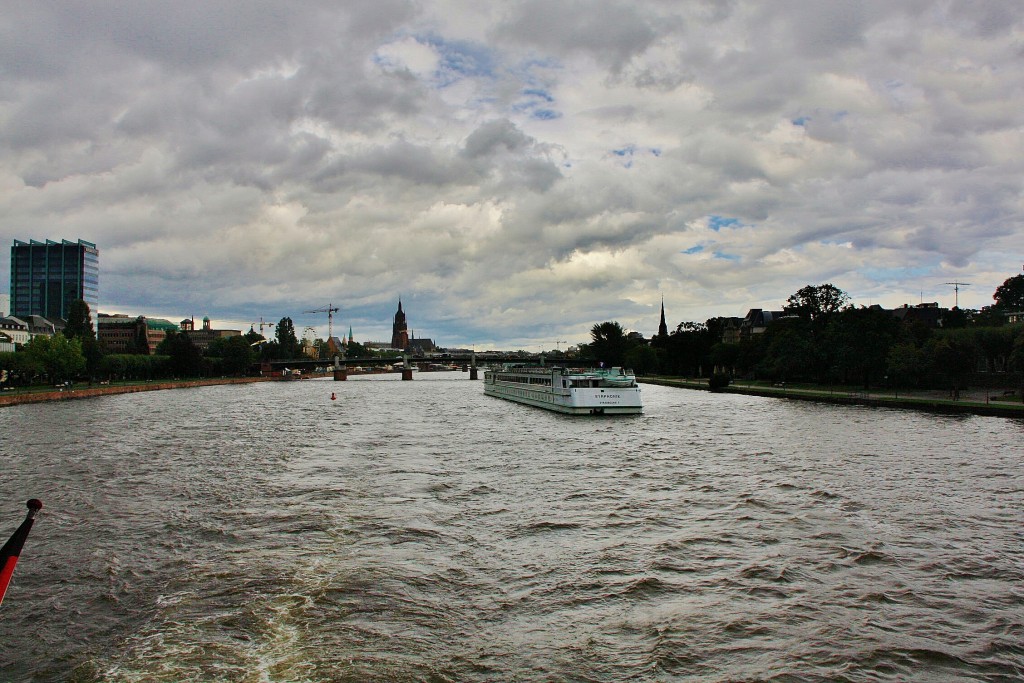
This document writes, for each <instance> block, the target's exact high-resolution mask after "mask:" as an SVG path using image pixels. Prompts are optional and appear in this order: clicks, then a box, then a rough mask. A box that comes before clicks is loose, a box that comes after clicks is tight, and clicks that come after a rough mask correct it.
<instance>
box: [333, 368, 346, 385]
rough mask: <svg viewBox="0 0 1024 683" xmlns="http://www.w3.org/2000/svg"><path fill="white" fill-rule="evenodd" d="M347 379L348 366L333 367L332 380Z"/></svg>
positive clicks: (342, 380) (340, 380)
mask: <svg viewBox="0 0 1024 683" xmlns="http://www.w3.org/2000/svg"><path fill="white" fill-rule="evenodd" d="M347 379H348V368H340V369H338V368H335V369H334V381H335V382H344V381H345V380H347Z"/></svg>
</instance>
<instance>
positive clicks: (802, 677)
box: [0, 373, 1024, 682]
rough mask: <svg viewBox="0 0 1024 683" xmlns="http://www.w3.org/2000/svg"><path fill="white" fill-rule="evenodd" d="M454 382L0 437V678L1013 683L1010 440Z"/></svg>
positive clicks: (294, 393) (257, 401) (6, 429)
mask: <svg viewBox="0 0 1024 683" xmlns="http://www.w3.org/2000/svg"><path fill="white" fill-rule="evenodd" d="M466 377H467V375H465V374H462V373H433V374H428V373H423V374H420V375H419V376H418V377H417V378H416V380H414V381H412V382H402V381H400V380H398V377H397V376H396V375H389V376H378V377H359V378H352V379H350V380H349V381H348V382H331V381H319V380H307V381H302V382H275V383H263V384H250V385H241V386H221V387H206V388H200V389H188V390H174V391H158V392H149V393H144V394H132V395H124V396H111V397H104V398H96V399H88V400H81V401H69V402H62V403H51V404H40V405H25V406H16V407H10V408H4V409H2V410H0V443H2V444H3V447H2V450H3V453H2V455H0V463H2V469H0V523H2V524H3V528H2V529H0V535H2V536H3V539H6V536H7V535H8V534H9V533H10V532H12V531H13V530H14V528H15V527H16V526H17V524H18V523H20V521H21V520H22V519H23V517H24V512H25V507H24V503H25V500H27V499H28V498H31V497H38V498H41V499H42V500H43V502H44V504H45V508H44V509H43V511H42V513H41V514H40V516H39V518H38V519H37V521H36V524H35V527H34V528H33V531H32V534H31V536H30V537H29V539H28V543H27V544H26V547H25V550H24V552H23V553H22V556H21V561H20V563H19V564H18V568H17V571H16V572H15V576H14V581H13V582H12V584H11V588H10V590H9V591H8V594H7V598H6V600H5V601H4V604H3V606H2V607H0V680H3V681H65V680H73V681H80V682H87V681H240V682H241V681H244V682H249V681H252V682H257V681H437V682H442V681H767V680H772V681H879V680H882V681H888V680H891V681H1011V680H1015V681H1016V680H1021V679H1024V645H1022V643H1024V469H1022V466H1021V465H1022V458H1021V454H1022V448H1021V446H1022V443H1024V423H1022V422H1020V421H1016V420H1012V419H1000V418H987V417H970V416H939V415H930V414H923V413H916V412H909V411H897V410H887V409H877V408H864V407H851V406H843V407H838V406H830V405H822V404H815V403H805V402H790V401H784V400H778V399H767V398H758V397H744V396H734V395H726V394H708V393H704V392H696V391H688V390H683V389H673V388H667V387H659V386H650V385H645V386H644V388H643V394H644V403H645V412H644V414H643V415H641V416H624V417H617V418H591V417H568V416H562V415H557V414H554V413H549V412H546V411H543V410H539V409H536V408H530V407H527V406H520V405H517V404H513V403H509V402H506V401H502V400H500V399H496V398H489V397H485V396H483V387H482V385H481V383H479V382H470V381H468V380H467V379H466ZM332 392H334V393H336V395H337V400H333V401H332V400H331V398H330V396H331V393H332Z"/></svg>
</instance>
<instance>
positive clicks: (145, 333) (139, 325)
mask: <svg viewBox="0 0 1024 683" xmlns="http://www.w3.org/2000/svg"><path fill="white" fill-rule="evenodd" d="M135 353H141V354H144V355H147V356H148V355H149V325H148V324H147V323H146V318H145V316H141V315H140V316H139V317H138V318H136V319H135Z"/></svg>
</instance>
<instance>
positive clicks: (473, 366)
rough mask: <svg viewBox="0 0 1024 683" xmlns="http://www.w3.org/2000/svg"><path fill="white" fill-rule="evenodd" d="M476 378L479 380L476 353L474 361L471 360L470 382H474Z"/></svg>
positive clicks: (473, 357)
mask: <svg viewBox="0 0 1024 683" xmlns="http://www.w3.org/2000/svg"><path fill="white" fill-rule="evenodd" d="M476 378H477V374H476V354H475V353H474V354H473V356H472V359H471V360H470V366H469V379H470V381H472V380H475V379H476Z"/></svg>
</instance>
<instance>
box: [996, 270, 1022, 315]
mask: <svg viewBox="0 0 1024 683" xmlns="http://www.w3.org/2000/svg"><path fill="white" fill-rule="evenodd" d="M992 298H993V299H995V302H996V307H997V308H999V309H1000V310H1001V311H1003V312H1009V311H1024V275H1014V276H1013V277H1011V278H1007V279H1006V280H1005V281H1004V282H1003V284H1001V285H999V286H998V287H996V291H995V294H993V295H992Z"/></svg>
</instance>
